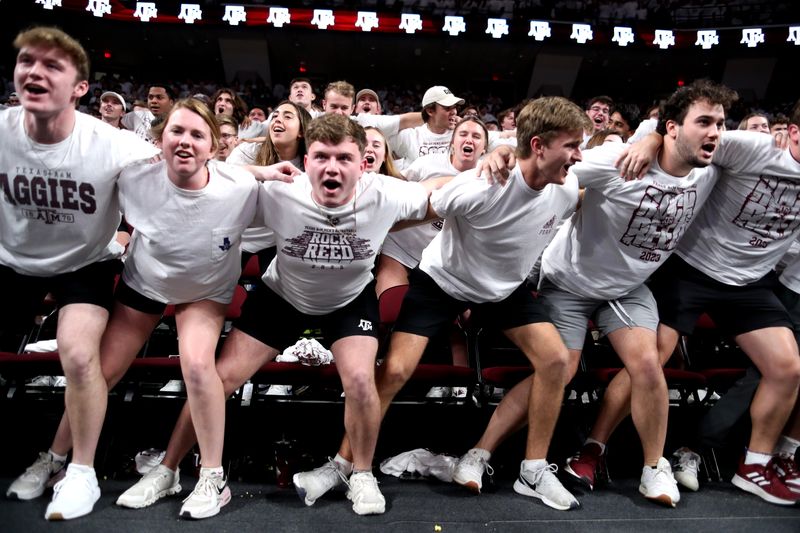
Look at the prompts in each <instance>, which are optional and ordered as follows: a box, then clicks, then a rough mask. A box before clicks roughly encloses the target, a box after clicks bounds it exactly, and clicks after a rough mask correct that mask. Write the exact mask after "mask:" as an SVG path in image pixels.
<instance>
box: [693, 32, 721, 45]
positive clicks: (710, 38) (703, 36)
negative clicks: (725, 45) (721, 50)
mask: <svg viewBox="0 0 800 533" xmlns="http://www.w3.org/2000/svg"><path fill="white" fill-rule="evenodd" d="M717 44H719V34H717V30H697V41H695V43H694V45H695V46H701V47H702V48H703V50H709V49H711V47H712V46H714V45H717Z"/></svg>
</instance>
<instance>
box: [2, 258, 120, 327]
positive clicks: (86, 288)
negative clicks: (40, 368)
mask: <svg viewBox="0 0 800 533" xmlns="http://www.w3.org/2000/svg"><path fill="white" fill-rule="evenodd" d="M121 271H122V262H121V261H120V260H118V259H112V260H109V261H100V262H98V263H92V264H91V265H86V266H85V267H83V268H80V269H78V270H76V271H74V272H68V273H66V274H57V275H55V276H51V277H39V276H26V275H25V274H19V273H17V272H15V271H14V270H12V269H11V268H8V267H6V266H2V265H0V287H2V288H3V303H2V304H0V334H2V333H4V332H8V333H14V334H16V333H20V332H25V331H27V330H29V329H30V328H31V327H32V326H33V319H34V317H35V316H36V315H37V314H39V312H40V310H41V307H42V302H43V300H44V297H45V296H46V295H47V294H48V293H52V294H53V298H54V299H55V301H56V304H57V305H58V307H59V308H60V307H64V306H65V305H68V304H93V305H98V306H100V307H104V308H105V309H108V310H109V311H110V310H111V307H112V306H113V301H114V297H113V294H114V279H115V277H116V276H117V274H119V273H120V272H121Z"/></svg>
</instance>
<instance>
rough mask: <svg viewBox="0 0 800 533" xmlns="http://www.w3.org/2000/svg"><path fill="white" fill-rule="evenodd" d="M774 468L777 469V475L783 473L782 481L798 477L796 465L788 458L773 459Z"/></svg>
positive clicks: (799, 473) (798, 472)
mask: <svg viewBox="0 0 800 533" xmlns="http://www.w3.org/2000/svg"><path fill="white" fill-rule="evenodd" d="M775 467H776V468H777V469H779V470H778V472H779V473H780V472H781V471H782V472H783V475H782V477H783V478H784V479H786V478H796V477H800V471H799V470H798V469H797V465H796V464H795V462H794V461H793V460H792V459H791V458H789V457H777V458H776V459H775Z"/></svg>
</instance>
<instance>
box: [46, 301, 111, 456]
mask: <svg viewBox="0 0 800 533" xmlns="http://www.w3.org/2000/svg"><path fill="white" fill-rule="evenodd" d="M107 321H108V311H106V310H105V309H103V308H102V307H99V306H97V305H92V304H69V305H65V306H64V307H62V308H61V310H60V311H59V314H58V331H57V333H56V339H57V342H58V347H59V355H60V358H61V366H62V368H63V369H64V375H65V376H66V378H67V389H66V391H65V394H64V401H65V403H66V407H67V416H68V417H69V419H70V420H72V421H73V422H72V429H73V449H74V451H73V455H72V461H73V462H74V463H76V464H80V465H87V466H93V465H94V454H95V451H96V450H97V440H98V439H99V438H100V431H101V430H102V428H103V420H104V419H105V416H106V407H107V405H108V387H107V386H106V381H105V379H103V373H102V372H101V371H100V338H101V336H102V335H103V330H104V329H105V327H106V322H107Z"/></svg>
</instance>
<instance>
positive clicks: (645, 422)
mask: <svg viewBox="0 0 800 533" xmlns="http://www.w3.org/2000/svg"><path fill="white" fill-rule="evenodd" d="M608 339H609V340H610V341H611V344H612V346H613V347H614V350H616V352H617V354H619V357H620V359H622V362H623V363H624V364H625V368H626V370H627V374H628V376H630V377H629V383H630V388H631V392H630V405H631V408H632V415H633V423H634V425H635V426H636V429H637V431H638V432H639V438H640V439H641V441H642V448H643V450H644V462H645V464H646V465H648V466H656V464H658V460H659V459H660V458H661V456H662V455H664V441H665V440H666V436H667V416H668V410H669V396H668V394H667V382H666V380H665V379H664V371H663V370H662V369H661V365H660V363H659V357H658V351H657V348H656V332H655V331H652V330H649V329H646V328H640V327H635V328H630V329H629V328H620V329H618V330H615V331H612V332H611V333H610V334H609V335H608Z"/></svg>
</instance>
